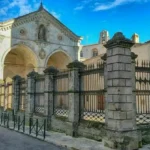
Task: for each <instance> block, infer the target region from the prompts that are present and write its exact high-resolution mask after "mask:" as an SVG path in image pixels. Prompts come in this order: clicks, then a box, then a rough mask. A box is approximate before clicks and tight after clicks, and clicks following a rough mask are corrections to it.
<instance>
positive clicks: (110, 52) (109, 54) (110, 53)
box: [107, 49, 112, 57]
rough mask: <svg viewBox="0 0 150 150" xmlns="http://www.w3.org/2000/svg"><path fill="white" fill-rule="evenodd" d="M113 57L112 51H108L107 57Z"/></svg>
mask: <svg viewBox="0 0 150 150" xmlns="http://www.w3.org/2000/svg"><path fill="white" fill-rule="evenodd" d="M111 55H112V49H109V50H108V51H107V57H109V56H111Z"/></svg>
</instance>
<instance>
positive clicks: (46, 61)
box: [44, 47, 73, 68]
mask: <svg viewBox="0 0 150 150" xmlns="http://www.w3.org/2000/svg"><path fill="white" fill-rule="evenodd" d="M57 52H62V53H64V54H65V55H66V56H67V57H68V58H69V60H70V62H72V61H73V59H72V57H71V55H70V54H68V52H67V51H66V50H64V49H63V48H61V47H59V48H57V49H55V50H54V51H52V52H51V53H50V54H49V55H48V56H47V57H46V60H45V65H44V67H45V68H46V67H47V63H48V61H49V58H50V57H51V56H52V55H53V54H55V53H57Z"/></svg>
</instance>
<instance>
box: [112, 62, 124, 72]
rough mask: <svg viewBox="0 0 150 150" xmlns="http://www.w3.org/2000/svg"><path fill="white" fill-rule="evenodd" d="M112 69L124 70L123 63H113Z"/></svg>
mask: <svg viewBox="0 0 150 150" xmlns="http://www.w3.org/2000/svg"><path fill="white" fill-rule="evenodd" d="M113 70H125V64H124V63H114V64H113Z"/></svg>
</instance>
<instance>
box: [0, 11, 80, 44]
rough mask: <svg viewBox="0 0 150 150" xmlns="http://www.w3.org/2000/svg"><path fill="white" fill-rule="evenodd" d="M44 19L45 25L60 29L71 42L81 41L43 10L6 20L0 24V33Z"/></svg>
mask: <svg viewBox="0 0 150 150" xmlns="http://www.w3.org/2000/svg"><path fill="white" fill-rule="evenodd" d="M41 18H42V19H45V21H46V24H47V25H48V24H53V25H54V26H55V27H57V28H58V29H60V31H61V32H62V33H63V34H64V35H66V36H68V37H69V38H71V40H72V41H74V42H78V41H80V40H81V37H80V36H77V35H76V34H75V33H73V32H72V31H71V30H70V29H69V28H67V27H66V26H65V25H64V24H62V23H61V22H60V21H59V20H57V19H56V18H55V17H54V16H53V15H51V14H50V13H49V12H48V11H46V10H45V9H43V10H40V11H35V12H32V13H29V14H27V15H24V16H21V17H18V18H15V19H11V20H8V21H6V22H2V23H0V31H7V30H11V29H12V28H14V27H17V26H19V25H22V24H25V23H29V22H33V21H34V22H37V21H39V20H41Z"/></svg>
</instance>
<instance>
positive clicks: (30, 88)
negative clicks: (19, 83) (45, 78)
mask: <svg viewBox="0 0 150 150" xmlns="http://www.w3.org/2000/svg"><path fill="white" fill-rule="evenodd" d="M37 75H38V73H37V72H35V71H34V70H33V71H32V72H30V73H29V74H28V75H27V77H28V78H27V99H26V100H27V102H26V106H25V113H26V116H29V117H32V116H33V113H34V104H35V78H36V76H37Z"/></svg>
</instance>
